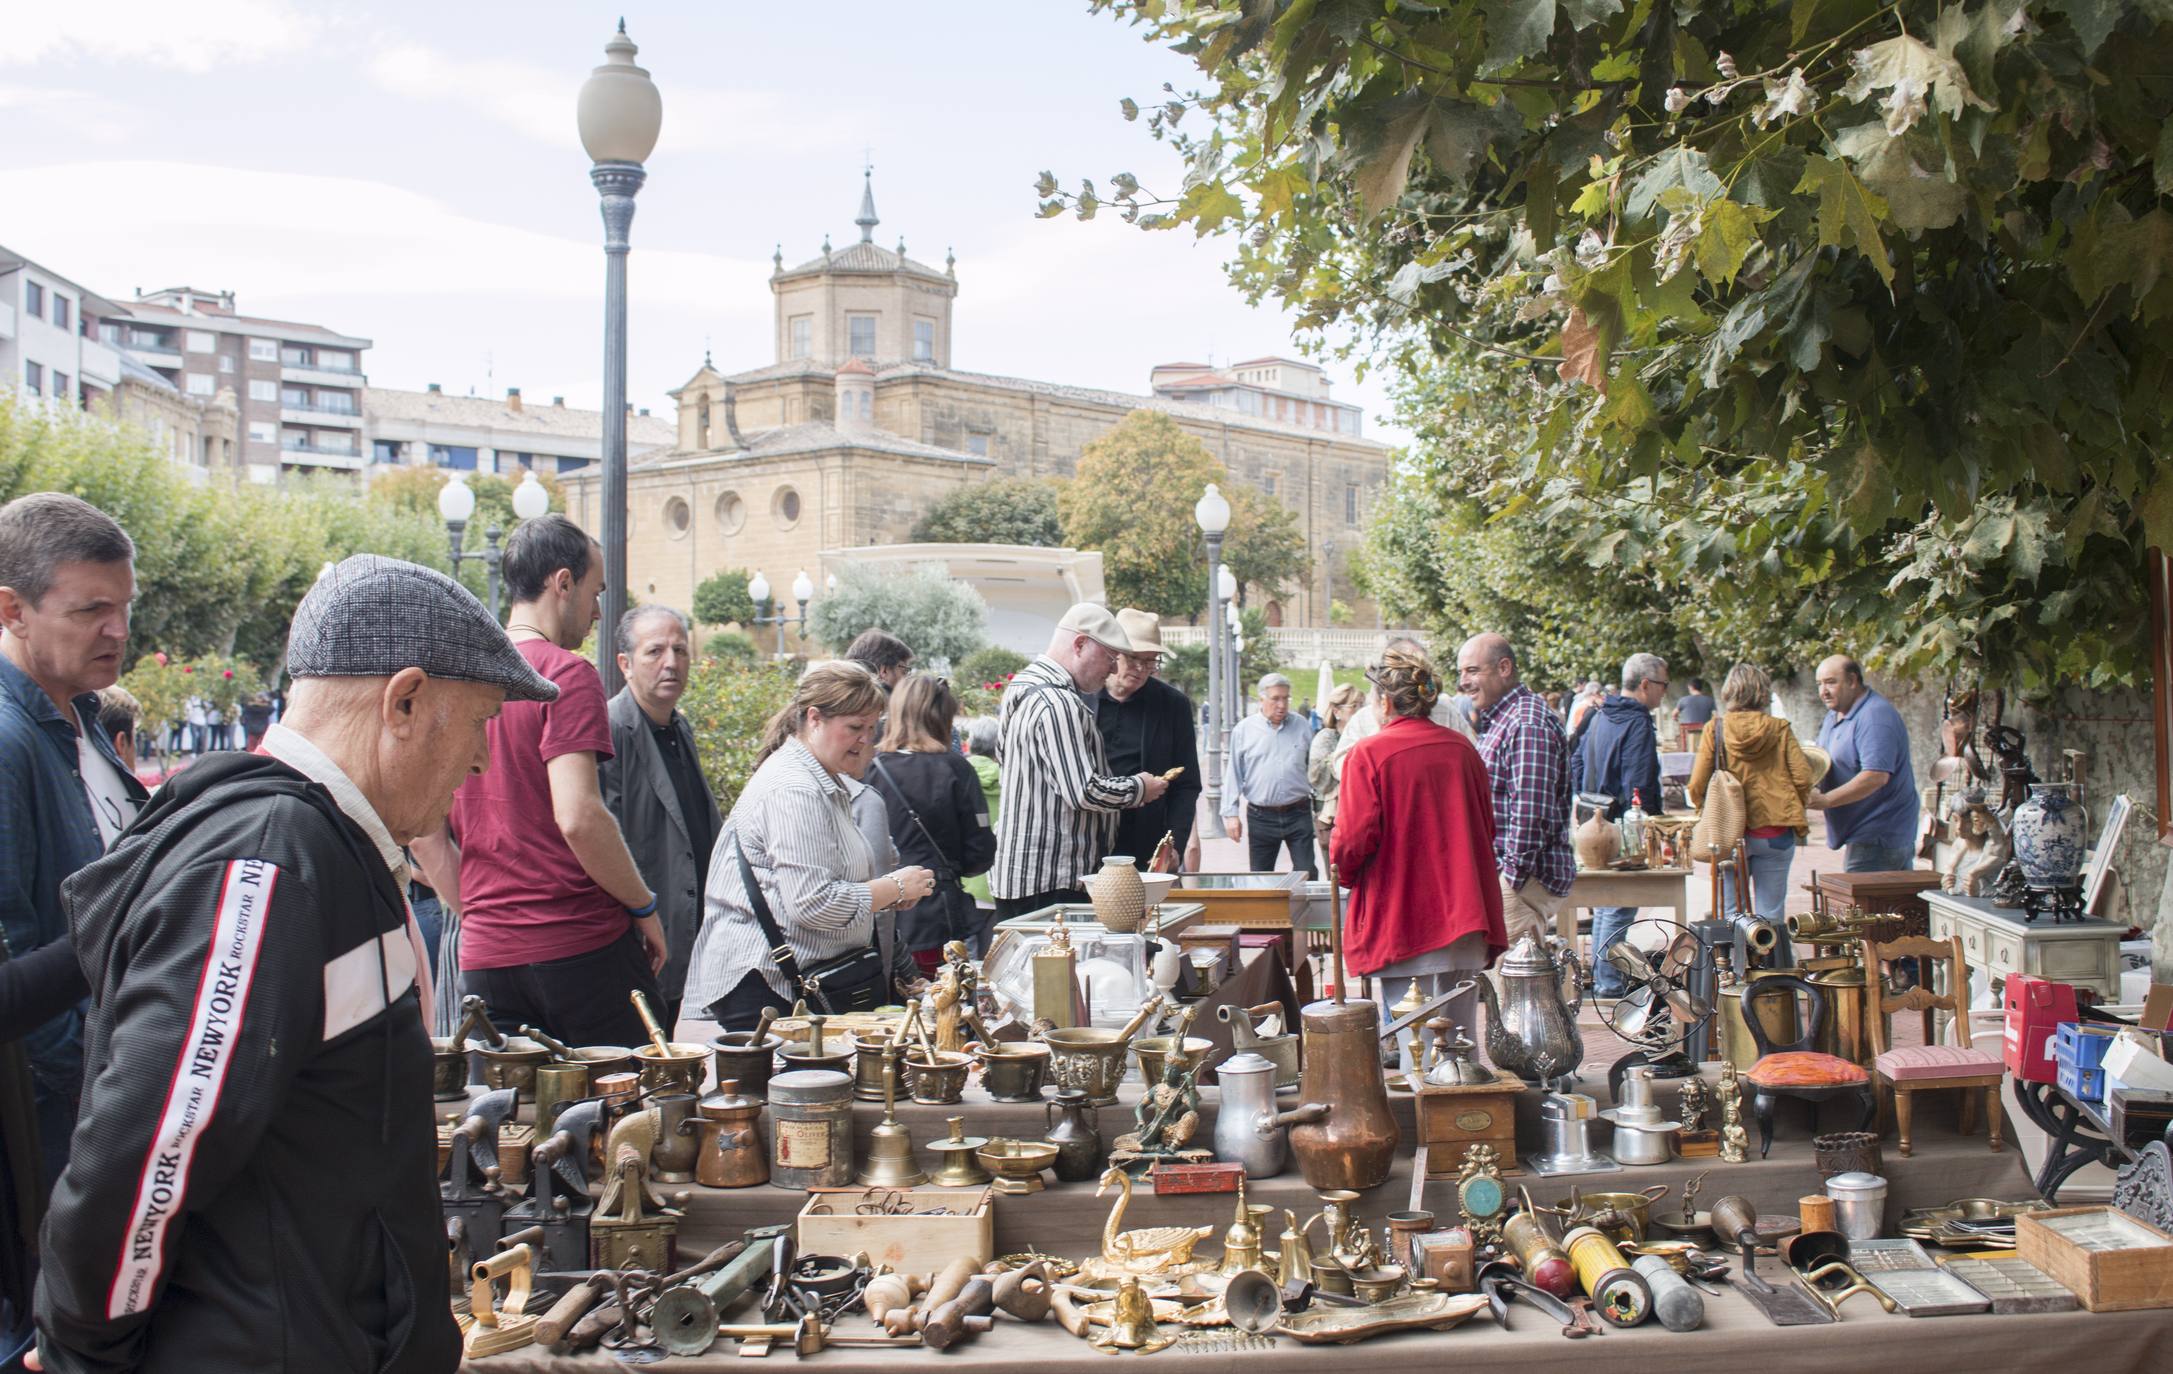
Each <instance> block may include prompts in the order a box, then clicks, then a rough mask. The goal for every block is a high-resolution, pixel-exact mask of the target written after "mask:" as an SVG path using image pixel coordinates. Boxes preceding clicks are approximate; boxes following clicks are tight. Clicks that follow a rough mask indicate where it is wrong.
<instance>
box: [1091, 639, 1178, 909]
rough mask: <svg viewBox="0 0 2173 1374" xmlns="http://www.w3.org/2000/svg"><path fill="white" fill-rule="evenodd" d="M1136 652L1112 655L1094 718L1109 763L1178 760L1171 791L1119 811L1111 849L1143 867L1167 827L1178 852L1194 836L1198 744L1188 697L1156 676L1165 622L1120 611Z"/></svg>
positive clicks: (1142, 768) (1125, 768)
mask: <svg viewBox="0 0 2173 1374" xmlns="http://www.w3.org/2000/svg"><path fill="white" fill-rule="evenodd" d="M1117 623H1118V624H1119V625H1121V626H1123V627H1124V632H1125V633H1126V634H1127V635H1129V636H1130V637H1131V640H1132V644H1133V647H1134V652H1132V653H1129V654H1119V655H1117V666H1116V667H1115V668H1114V669H1113V670H1111V672H1110V674H1109V680H1108V682H1106V683H1105V684H1103V686H1102V690H1101V691H1099V692H1097V693H1095V694H1094V698H1093V700H1094V722H1095V724H1096V725H1097V726H1098V727H1099V728H1100V730H1101V735H1102V747H1103V748H1104V749H1105V750H1107V751H1108V754H1109V767H1110V771H1112V772H1115V773H1154V774H1161V773H1165V772H1168V771H1169V770H1170V769H1172V768H1181V769H1183V770H1184V771H1183V772H1181V773H1179V774H1178V775H1177V777H1176V778H1175V779H1173V780H1172V781H1171V783H1170V787H1169V791H1168V792H1167V793H1165V794H1164V795H1163V796H1162V797H1161V798H1160V799H1159V800H1156V801H1151V802H1148V803H1147V804H1146V805H1145V806H1140V807H1134V808H1133V809H1132V810H1129V811H1123V812H1119V813H1118V815H1117V838H1116V843H1115V847H1114V848H1112V849H1111V850H1110V851H1109V852H1110V853H1112V854H1128V855H1130V856H1131V857H1132V858H1134V859H1136V860H1138V862H1139V866H1140V867H1141V868H1145V867H1147V865H1148V863H1149V862H1150V861H1152V860H1153V858H1154V852H1155V846H1157V845H1159V844H1160V843H1161V842H1162V837H1163V836H1164V835H1168V836H1169V837H1170V841H1171V843H1172V844H1174V845H1175V846H1176V848H1175V851H1174V853H1175V854H1178V855H1182V854H1183V853H1184V852H1185V845H1186V843H1187V842H1188V841H1189V840H1190V839H1191V838H1192V825H1193V821H1194V819H1195V815H1196V812H1197V809H1198V805H1199V800H1200V752H1199V742H1198V738H1197V736H1195V735H1194V734H1193V732H1192V699H1191V698H1190V697H1187V696H1186V695H1185V694H1184V693H1183V692H1181V691H1179V690H1177V689H1176V688H1175V687H1172V686H1170V684H1168V683H1167V682H1164V681H1162V680H1161V679H1160V678H1158V677H1156V676H1155V675H1154V674H1155V670H1156V669H1157V668H1159V667H1160V666H1161V663H1162V622H1161V619H1160V617H1158V616H1155V615H1153V614H1150V613H1149V612H1146V611H1133V610H1123V611H1118V612H1117Z"/></svg>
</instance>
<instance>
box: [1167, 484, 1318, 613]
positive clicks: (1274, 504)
mask: <svg viewBox="0 0 2173 1374" xmlns="http://www.w3.org/2000/svg"><path fill="white" fill-rule="evenodd" d="M1225 490H1226V491H1227V493H1228V495H1229V498H1230V528H1229V531H1228V532H1227V533H1226V534H1224V535H1223V539H1222V561H1223V562H1225V563H1227V564H1228V565H1229V567H1230V575H1231V576H1232V577H1234V578H1236V579H1237V581H1238V586H1239V588H1240V591H1239V594H1238V595H1239V599H1240V600H1241V601H1244V600H1247V599H1249V597H1248V596H1247V593H1248V592H1250V591H1258V592H1260V593H1261V594H1262V595H1264V596H1268V597H1280V596H1288V595H1290V594H1291V593H1292V592H1293V591H1295V590H1296V589H1297V588H1299V587H1302V586H1304V585H1305V584H1306V581H1307V579H1309V578H1310V577H1311V576H1312V571H1313V559H1312V555H1311V554H1309V553H1308V552H1307V551H1306V547H1305V533H1304V531H1302V530H1300V529H1299V528H1298V513H1297V512H1296V511H1294V510H1292V509H1291V508H1290V507H1288V506H1286V505H1284V504H1283V503H1282V502H1280V501H1278V500H1276V499H1275V498H1274V497H1272V496H1270V495H1268V494H1267V493H1266V492H1264V491H1262V490H1260V488H1258V487H1255V486H1250V485H1247V484H1245V483H1242V482H1240V483H1237V484H1235V485H1233V486H1229V487H1227V488H1225ZM1194 499H1195V500H1196V499H1198V498H1196V497H1195V498H1194Z"/></svg>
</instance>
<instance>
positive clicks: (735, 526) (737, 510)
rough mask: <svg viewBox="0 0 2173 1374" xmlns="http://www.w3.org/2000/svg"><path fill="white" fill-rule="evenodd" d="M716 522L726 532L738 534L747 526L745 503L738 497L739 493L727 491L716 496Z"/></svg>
mask: <svg viewBox="0 0 2173 1374" xmlns="http://www.w3.org/2000/svg"><path fill="white" fill-rule="evenodd" d="M717 523H718V524H719V525H721V526H723V527H724V532H725V533H726V534H738V533H739V532H740V531H741V530H742V529H745V528H746V526H747V503H746V502H745V501H742V500H740V499H739V493H738V492H736V491H728V492H726V493H725V494H724V495H722V496H720V497H718V498H717Z"/></svg>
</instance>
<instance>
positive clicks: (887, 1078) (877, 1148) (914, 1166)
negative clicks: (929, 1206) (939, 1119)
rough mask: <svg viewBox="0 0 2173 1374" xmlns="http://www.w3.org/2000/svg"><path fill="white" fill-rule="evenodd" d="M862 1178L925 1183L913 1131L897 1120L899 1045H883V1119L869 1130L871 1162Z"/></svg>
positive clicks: (878, 1183)
mask: <svg viewBox="0 0 2173 1374" xmlns="http://www.w3.org/2000/svg"><path fill="white" fill-rule="evenodd" d="M860 1181H861V1182H862V1183H863V1184H865V1185H867V1186H868V1187H871V1188H911V1187H913V1186H915V1185H916V1184H921V1183H926V1182H927V1181H928V1175H927V1174H926V1173H923V1172H922V1171H921V1166H920V1162H919V1161H918V1160H916V1159H915V1158H914V1157H913V1133H912V1132H911V1131H909V1130H907V1129H906V1128H905V1127H903V1126H901V1125H899V1124H898V1047H897V1046H896V1045H887V1046H885V1047H884V1049H883V1120H882V1122H881V1124H879V1125H878V1126H876V1128H875V1129H874V1130H872V1131H870V1132H868V1162H867V1165H866V1167H864V1168H862V1169H861V1171H860Z"/></svg>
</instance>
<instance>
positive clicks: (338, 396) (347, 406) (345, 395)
mask: <svg viewBox="0 0 2173 1374" xmlns="http://www.w3.org/2000/svg"><path fill="white" fill-rule="evenodd" d="M316 404H317V409H319V410H321V411H324V412H325V413H326V414H328V415H352V414H354V413H355V393H353V392H352V391H320V392H318V393H317V402H316ZM523 456H524V457H525V456H526V455H523Z"/></svg>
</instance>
